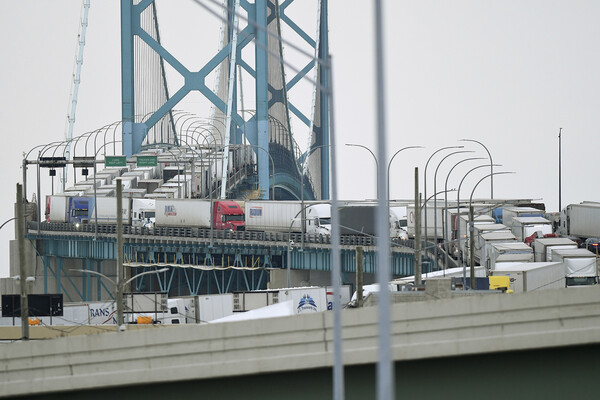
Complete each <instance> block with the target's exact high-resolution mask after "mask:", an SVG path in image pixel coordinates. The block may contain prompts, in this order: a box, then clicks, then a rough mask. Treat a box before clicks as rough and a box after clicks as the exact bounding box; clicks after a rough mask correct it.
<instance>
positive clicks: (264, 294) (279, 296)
mask: <svg viewBox="0 0 600 400" xmlns="http://www.w3.org/2000/svg"><path fill="white" fill-rule="evenodd" d="M350 295H351V288H350V286H349V285H344V286H342V287H341V292H340V304H342V305H345V304H347V303H348V302H349V301H350ZM333 300H334V297H333V289H332V288H331V287H316V286H312V287H298V288H284V289H271V290H260V291H251V292H235V293H224V294H211V295H208V294H207V295H197V296H184V297H177V298H167V295H166V293H126V294H124V300H123V302H124V313H123V319H124V322H125V323H126V324H166V325H177V324H201V323H216V322H221V320H222V321H223V322H226V321H228V320H232V319H234V317H235V315H240V314H245V313H249V312H254V311H256V310H263V311H262V313H261V314H262V316H263V317H265V316H266V317H268V316H269V313H270V311H269V310H270V308H269V307H270V306H271V307H272V306H274V305H276V304H281V303H284V302H287V303H289V307H288V309H287V312H286V314H287V315H295V314H306V313H314V312H323V311H328V310H332V309H333ZM273 316H276V315H273ZM246 318H247V317H246ZM30 321H31V322H33V324H39V325H116V324H117V307H116V303H115V302H114V301H97V302H84V303H66V304H64V306H63V312H62V316H53V317H38V316H33V315H32V316H30ZM20 322H21V319H20V317H0V326H13V325H20Z"/></svg>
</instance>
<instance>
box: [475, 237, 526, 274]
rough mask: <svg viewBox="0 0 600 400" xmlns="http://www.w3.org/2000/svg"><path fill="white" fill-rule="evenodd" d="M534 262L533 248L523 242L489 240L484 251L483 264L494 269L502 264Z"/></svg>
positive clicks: (489, 269) (490, 269)
mask: <svg viewBox="0 0 600 400" xmlns="http://www.w3.org/2000/svg"><path fill="white" fill-rule="evenodd" d="M523 262H533V249H532V248H531V247H529V246H527V245H526V244H525V243H523V242H518V241H513V242H512V243H511V242H506V243H499V242H495V243H494V242H488V243H486V244H485V247H484V249H483V251H482V262H481V265H483V266H485V267H486V269H487V270H488V271H493V270H494V269H496V268H498V265H500V264H506V263H509V264H513V263H523Z"/></svg>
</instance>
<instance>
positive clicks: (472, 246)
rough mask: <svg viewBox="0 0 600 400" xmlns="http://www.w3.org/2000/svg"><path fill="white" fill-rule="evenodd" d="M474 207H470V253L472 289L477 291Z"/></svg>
mask: <svg viewBox="0 0 600 400" xmlns="http://www.w3.org/2000/svg"><path fill="white" fill-rule="evenodd" d="M473 218H474V216H473V205H470V206H469V253H470V256H471V289H473V290H474V289H475V235H474V231H475V228H474V225H475V224H474V221H473Z"/></svg>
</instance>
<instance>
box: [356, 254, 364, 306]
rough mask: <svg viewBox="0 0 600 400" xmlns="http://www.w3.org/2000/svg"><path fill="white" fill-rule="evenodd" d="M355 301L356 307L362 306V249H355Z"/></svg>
mask: <svg viewBox="0 0 600 400" xmlns="http://www.w3.org/2000/svg"><path fill="white" fill-rule="evenodd" d="M356 301H357V302H358V307H362V306H363V301H364V300H363V248H362V246H357V247H356Z"/></svg>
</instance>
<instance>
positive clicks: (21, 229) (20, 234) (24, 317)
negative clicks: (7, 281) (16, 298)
mask: <svg viewBox="0 0 600 400" xmlns="http://www.w3.org/2000/svg"><path fill="white" fill-rule="evenodd" d="M38 193H39V192H38ZM38 201H39V200H38ZM24 207H25V206H24V204H23V187H22V186H21V184H20V183H17V240H18V242H19V277H20V278H19V286H20V289H21V339H22V340H29V303H28V301H27V272H26V271H25V212H24V210H23V208H24ZM39 223H40V222H39V218H38V224H39Z"/></svg>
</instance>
